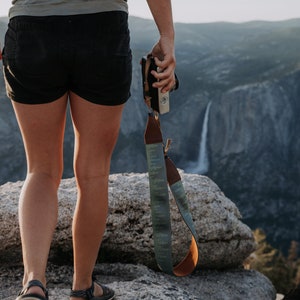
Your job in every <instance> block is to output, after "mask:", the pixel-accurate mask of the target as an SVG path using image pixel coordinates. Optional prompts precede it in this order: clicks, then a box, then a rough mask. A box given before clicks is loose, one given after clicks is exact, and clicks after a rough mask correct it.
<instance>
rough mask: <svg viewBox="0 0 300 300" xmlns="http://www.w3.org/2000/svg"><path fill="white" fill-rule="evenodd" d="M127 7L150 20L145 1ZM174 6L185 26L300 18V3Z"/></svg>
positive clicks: (181, 1)
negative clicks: (218, 22) (219, 22)
mask: <svg viewBox="0 0 300 300" xmlns="http://www.w3.org/2000/svg"><path fill="white" fill-rule="evenodd" d="M70 1H71V0H70ZM162 1H163V0H162ZM10 3H11V0H0V16H4V15H7V12H8V8H9V6H10ZM128 3H129V8H130V14H131V15H133V16H139V17H143V18H151V14H150V12H149V9H148V7H147V4H146V0H128ZM172 6H173V18H174V21H175V22H184V23H207V22H216V21H228V22H246V21H253V20H266V21H278V20H287V19H292V18H300V0H172Z"/></svg>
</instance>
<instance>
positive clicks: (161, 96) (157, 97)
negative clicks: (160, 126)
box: [141, 56, 177, 114]
mask: <svg viewBox="0 0 300 300" xmlns="http://www.w3.org/2000/svg"><path fill="white" fill-rule="evenodd" d="M141 65H142V75H143V92H144V99H145V101H146V104H147V105H148V106H149V107H151V108H152V109H153V110H154V111H156V112H158V113H160V114H165V113H167V112H169V111H170V93H169V92H166V93H162V92H161V90H160V89H157V88H154V87H153V86H152V84H153V83H154V82H157V79H156V78H155V77H154V76H153V75H152V74H151V71H152V70H154V71H156V72H158V73H159V72H161V71H162V70H160V68H158V67H157V66H156V64H155V61H154V58H153V57H151V56H150V57H143V58H142V60H141ZM176 81H177V78H176ZM175 88H177V84H176V87H175Z"/></svg>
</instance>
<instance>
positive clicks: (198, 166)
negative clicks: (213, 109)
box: [187, 101, 211, 174]
mask: <svg viewBox="0 0 300 300" xmlns="http://www.w3.org/2000/svg"><path fill="white" fill-rule="evenodd" d="M210 106H211V101H210V102H209V103H208V104H207V106H206V110H205V114H204V119H203V124H202V132H201V139H200V145H199V154H198V159H197V161H196V162H193V163H192V164H190V166H189V167H188V170H187V171H188V172H190V173H197V174H205V173H207V171H208V169H209V159H208V151H207V133H208V120H209V111H210Z"/></svg>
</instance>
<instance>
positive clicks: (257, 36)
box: [0, 18, 300, 249]
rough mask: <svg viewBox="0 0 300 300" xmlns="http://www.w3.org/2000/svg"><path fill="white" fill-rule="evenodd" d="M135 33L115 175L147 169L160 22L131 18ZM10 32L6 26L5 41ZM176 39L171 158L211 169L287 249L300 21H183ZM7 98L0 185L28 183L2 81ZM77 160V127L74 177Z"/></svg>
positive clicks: (1, 118) (297, 236)
mask: <svg viewBox="0 0 300 300" xmlns="http://www.w3.org/2000/svg"><path fill="white" fill-rule="evenodd" d="M130 26H131V33H132V49H133V55H134V56H133V57H134V59H133V63H134V66H133V67H134V68H133V82H132V89H131V93H132V97H131V99H130V101H129V102H128V103H127V105H126V108H125V111H124V115H123V121H122V129H121V132H120V137H119V141H118V144H117V147H116V149H115V153H114V156H113V162H112V172H113V173H117V172H145V171H146V158H145V151H144V145H143V131H144V127H145V122H146V115H147V109H146V107H145V105H144V103H143V100H142V90H141V85H142V84H141V74H140V65H139V60H140V58H141V56H142V55H145V54H147V53H148V51H149V50H150V49H151V46H152V44H153V43H154V41H155V39H156V36H157V35H156V31H155V27H154V25H153V22H151V21H146V20H141V19H136V18H132V19H131V20H130ZM3 28H4V25H3V24H2V25H1V24H0V34H1V32H3ZM176 32H177V38H176V41H177V45H176V56H177V74H178V76H179V79H180V89H179V90H178V91H176V92H174V93H173V94H171V113H169V114H167V115H164V116H162V118H161V122H162V128H163V133H164V135H165V137H170V138H172V140H173V143H172V146H171V150H170V156H171V157H172V159H173V160H174V161H175V163H176V165H177V166H178V167H180V168H182V169H184V170H186V171H187V172H196V173H197V172H199V170H203V166H200V165H199V163H200V162H201V164H205V168H204V170H206V174H207V175H208V176H209V177H211V178H212V179H213V180H214V181H215V182H216V183H217V184H218V185H219V186H220V187H221V189H222V190H223V191H224V192H225V194H226V195H228V196H229V197H230V198H231V199H232V200H233V201H235V202H236V203H237V204H238V207H239V208H240V210H241V213H242V215H243V217H244V220H245V222H246V223H247V224H249V225H250V226H251V227H252V228H256V227H261V228H263V229H264V230H265V231H266V233H267V236H268V237H269V238H270V242H272V243H275V245H276V246H279V244H280V245H283V249H287V247H288V244H289V241H290V240H292V239H293V240H298V241H300V230H299V226H300V225H299V217H298V212H299V210H300V207H299V205H300V204H299V201H297V199H299V197H300V188H299V182H300V164H299V161H300V160H299V158H300V157H299V156H300V154H299V153H300V152H299V150H298V149H299V147H300V140H299V137H298V136H299V129H300V119H299V114H300V102H299V97H300V80H299V79H300V71H299V66H300V58H299V49H300V20H291V21H286V22H275V23H272V22H250V23H245V24H229V23H215V24H176ZM1 76H2V75H1ZM0 80H2V77H1V78H0ZM0 96H1V109H0V125H1V126H0V140H1V143H0V158H1V164H0V184H1V183H5V182H7V181H15V180H18V179H23V178H24V176H25V162H24V151H23V146H22V143H21V138H20V134H19V132H18V128H17V125H16V121H15V118H14V116H13V112H12V109H11V106H10V104H9V102H8V101H7V99H6V97H5V94H4V88H3V81H2V84H1V88H0ZM209 103H210V110H209V112H208V113H207V114H206V115H207V118H206V122H205V113H206V112H207V107H208V104H209ZM204 141H205V142H204ZM201 144H202V147H201V146H200V145H201ZM72 153H73V137H72V128H71V126H70V121H68V126H67V129H66V139H65V173H64V177H72V176H73V171H72ZM203 157H204V158H203Z"/></svg>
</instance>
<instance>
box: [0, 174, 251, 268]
mask: <svg viewBox="0 0 300 300" xmlns="http://www.w3.org/2000/svg"><path fill="white" fill-rule="evenodd" d="M182 178H183V182H184V185H185V188H186V193H187V196H188V199H189V203H190V209H191V212H192V215H193V219H194V220H195V227H196V230H197V232H198V236H199V237H198V242H199V251H200V256H199V268H201V269H203V268H214V269H224V268H231V267H236V266H240V265H241V264H242V262H243V261H244V259H245V258H246V257H248V256H249V254H250V253H252V252H253V251H254V250H255V242H254V239H253V235H252V232H251V230H250V229H249V228H248V227H247V226H246V225H245V224H243V223H242V222H241V221H240V218H241V215H240V213H239V211H238V209H237V207H236V206H235V205H234V204H233V202H231V201H230V200H229V199H228V198H226V197H225V196H224V194H223V193H222V192H221V190H220V189H219V188H218V187H217V185H216V184H215V183H214V182H212V181H211V180H210V179H209V178H207V177H204V176H200V175H191V174H184V173H183V174H182ZM109 181H110V186H109V200H110V201H109V209H110V211H109V217H108V220H107V230H106V233H105V236H104V238H103V243H102V247H101V251H100V258H102V259H103V260H104V261H105V262H124V263H135V264H137V263H141V264H144V265H146V266H148V267H152V268H155V266H156V262H155V259H154V253H153V239H152V226H151V218H150V201H149V198H150V196H149V184H148V176H147V174H114V175H111V176H110V179H109ZM21 186H22V182H17V183H7V184H5V185H3V186H1V187H0V198H1V201H0V223H1V228H0V257H1V260H4V261H5V260H6V261H9V260H11V259H13V260H14V261H18V260H19V261H20V249H21V247H20V238H19V229H18V225H17V223H18V222H17V206H18V205H17V203H18V196H19V192H20V189H21ZM75 201H76V187H75V180H74V179H73V178H72V179H66V180H62V182H61V185H60V189H59V220H58V225H57V230H56V232H55V236H54V240H53V244H52V251H51V254H50V260H52V261H55V262H56V263H57V262H58V261H60V262H65V261H67V260H69V259H70V260H71V256H72V241H71V223H72V216H73V210H74V205H75ZM173 202H174V201H173V200H172V199H171V207H172V211H171V215H172V229H173V233H174V243H173V244H174V253H173V256H174V261H175V262H178V261H179V260H180V259H181V258H183V256H184V255H185V252H186V250H187V248H188V245H189V235H188V231H187V229H186V227H185V225H184V224H183V223H182V221H181V218H180V217H179V215H178V212H177V208H176V205H175V204H174V203H173Z"/></svg>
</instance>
